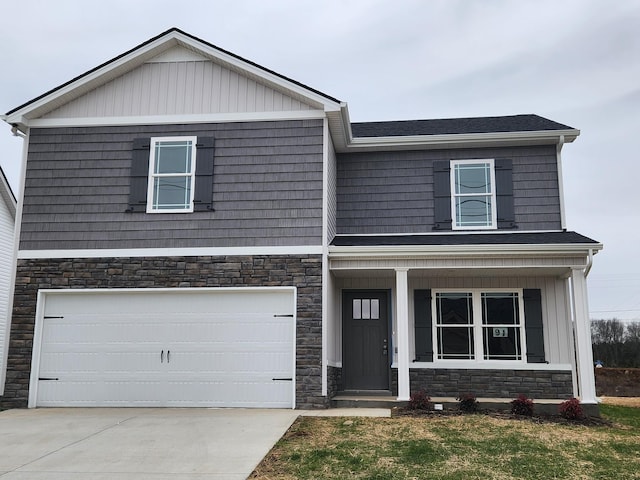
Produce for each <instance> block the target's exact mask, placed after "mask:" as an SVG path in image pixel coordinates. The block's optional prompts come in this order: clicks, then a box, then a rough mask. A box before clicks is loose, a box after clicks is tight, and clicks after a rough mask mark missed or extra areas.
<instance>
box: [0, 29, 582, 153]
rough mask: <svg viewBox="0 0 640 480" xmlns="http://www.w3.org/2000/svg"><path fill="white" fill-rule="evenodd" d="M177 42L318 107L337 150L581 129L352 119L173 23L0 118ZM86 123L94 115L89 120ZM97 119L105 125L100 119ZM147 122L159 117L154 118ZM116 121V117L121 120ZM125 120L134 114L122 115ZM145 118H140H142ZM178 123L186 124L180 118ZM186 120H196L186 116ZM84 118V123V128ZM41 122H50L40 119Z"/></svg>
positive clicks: (52, 101)
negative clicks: (151, 36)
mask: <svg viewBox="0 0 640 480" xmlns="http://www.w3.org/2000/svg"><path fill="white" fill-rule="evenodd" d="M177 47H180V48H184V49H186V50H188V51H189V52H191V53H192V54H193V55H194V56H198V57H204V58H205V59H207V60H211V61H212V62H214V63H217V64H220V65H221V66H224V67H225V68H228V69H230V70H233V71H235V72H237V73H239V74H242V75H244V76H246V77H247V78H250V79H252V80H255V81H256V82H259V83H261V84H263V85H265V86H268V87H270V88H272V89H274V90H276V91H278V92H281V93H283V94H286V95H288V96H290V97H291V98H294V99H297V100H299V101H300V102H303V103H305V104H307V105H309V106H310V107H311V108H312V109H314V110H315V111H316V114H317V112H322V115H323V116H326V118H327V120H328V126H329V130H330V133H331V139H332V140H333V144H334V147H335V150H336V151H337V152H351V151H353V152H358V151H370V150H381V149H386V150H413V149H436V148H437V149H443V148H454V147H476V146H486V145H492V146H512V145H540V144H547V145H549V144H562V143H566V142H572V141H573V140H575V138H576V137H577V136H578V135H579V134H580V132H579V131H578V130H576V129H573V128H571V127H568V126H566V125H562V124H560V123H556V122H553V121H551V120H547V119H545V118H542V117H539V116H537V115H512V116H502V117H478V118H458V119H455V118H454V119H440V120H407V121H390V122H357V123H353V124H352V123H351V122H350V120H349V111H348V107H347V104H346V103H345V102H341V101H340V100H338V99H336V98H334V97H332V96H330V95H327V94H326V93H323V92H321V91H319V90H316V89H314V88H311V87H309V86H307V85H305V84H303V83H300V82H298V81H296V80H293V79H291V78H289V77H286V76H284V75H281V74H279V73H277V72H275V71H273V70H270V69H268V68H265V67H263V66H261V65H259V64H257V63H255V62H252V61H250V60H247V59H245V58H243V57H240V56H239V55H236V54H234V53H231V52H229V51H227V50H224V49H222V48H220V47H217V46H215V45H213V44H211V43H209V42H206V41H204V40H202V39H200V38H198V37H195V36H193V35H191V34H189V33H186V32H184V31H182V30H180V29H178V28H171V29H169V30H167V31H165V32H163V33H161V34H160V35H157V36H156V37H153V38H151V39H149V40H147V41H146V42H144V43H142V44H140V45H138V46H136V47H134V48H132V49H131V50H128V51H126V52H124V53H123V54H121V55H118V56H117V57H115V58H113V59H111V60H109V61H107V62H105V63H103V64H101V65H98V66H97V67H95V68H93V69H91V70H89V71H88V72H85V73H83V74H81V75H79V76H77V77H75V78H73V79H71V80H70V81H68V82H66V83H64V84H62V85H60V86H58V87H56V88H53V89H52V90H49V91H48V92H46V93H44V94H42V95H40V96H38V97H36V98H34V99H32V100H30V101H28V102H26V103H24V104H22V105H20V106H18V107H16V108H14V109H12V110H10V111H9V112H7V114H6V115H5V116H3V117H2V118H3V119H4V120H5V121H6V122H7V123H9V124H11V125H12V126H13V127H15V128H17V129H20V130H22V131H26V130H27V128H28V127H29V125H30V124H34V125H38V126H43V125H44V124H41V123H38V122H46V120H41V118H42V117H43V116H46V115H47V114H48V113H49V112H53V111H54V110H56V109H58V108H60V107H62V106H64V105H68V104H69V103H70V102H73V101H74V100H76V99H78V98H80V97H82V96H83V95H85V94H87V93H89V92H91V91H94V90H96V89H98V88H99V87H101V86H103V85H105V84H107V83H108V82H110V81H113V80H115V79H116V78H119V77H121V76H123V75H125V74H126V73H128V72H131V71H132V70H134V69H135V68H137V67H139V66H141V65H143V64H144V63H146V62H150V61H152V59H154V58H155V59H157V58H159V57H161V56H163V55H166V56H171V51H172V50H175V49H176V48H177ZM92 120H93V119H92ZM98 120H99V122H102V123H100V124H111V123H109V122H110V121H114V120H113V119H110V118H108V117H99V118H98ZM152 120H153V121H161V120H160V117H157V118H156V117H154V119H152ZM120 121H122V120H121V119H120ZM127 121H128V122H129V123H135V122H136V121H138V122H139V121H140V119H139V118H137V119H136V118H135V117H133V118H131V119H127ZM149 121H150V120H149V118H148V117H145V119H144V123H149ZM180 121H181V122H182V121H185V119H184V118H180ZM189 121H200V120H199V119H196V120H189ZM84 124H86V123H83V125H84ZM46 125H51V124H50V123H47V124H46Z"/></svg>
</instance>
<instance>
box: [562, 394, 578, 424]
mask: <svg viewBox="0 0 640 480" xmlns="http://www.w3.org/2000/svg"><path fill="white" fill-rule="evenodd" d="M558 412H559V413H560V416H562V417H563V418H566V419H567V420H580V419H581V418H584V411H583V410H582V405H580V400H578V399H577V398H570V399H569V400H566V401H564V402H562V403H561V404H560V405H558Z"/></svg>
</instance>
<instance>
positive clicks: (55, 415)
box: [0, 408, 300, 480]
mask: <svg viewBox="0 0 640 480" xmlns="http://www.w3.org/2000/svg"><path fill="white" fill-rule="evenodd" d="M299 413H300V412H299V411H295V410H256V409H247V410H244V409H193V408H189V409H155V408H145V409H130V408H118V409H102V408H95V409H87V408H69V409H49V408H47V409H35V410H8V411H5V412H1V413H0V480H27V479H28V480H45V479H46V480H62V479H64V480H86V479H91V480H107V479H109V480H125V479H137V480H204V479H225V480H227V479H228V480H234V479H243V480H244V479H246V478H247V476H248V475H249V474H250V473H251V472H252V471H253V469H254V468H255V467H256V465H257V464H258V463H259V462H260V461H261V460H262V458H263V457H264V456H265V455H266V454H267V453H268V452H269V450H270V449H271V447H272V446H273V445H274V444H275V442H277V441H278V439H279V438H280V437H281V436H282V435H283V434H284V433H285V432H286V430H287V429H288V428H289V426H290V425H291V424H292V423H293V421H294V420H295V419H296V417H297V416H298V414H299Z"/></svg>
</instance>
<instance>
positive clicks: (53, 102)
mask: <svg viewBox="0 0 640 480" xmlns="http://www.w3.org/2000/svg"><path fill="white" fill-rule="evenodd" d="M177 45H179V46H182V47H184V48H187V49H188V50H191V51H193V52H195V53H197V54H199V55H202V56H204V57H205V58H208V59H210V60H214V61H215V62H217V63H220V64H222V65H224V66H226V67H227V68H230V69H232V70H236V71H241V72H242V73H243V74H245V75H247V76H249V77H253V78H259V79H260V80H261V81H262V82H264V83H266V84H269V85H270V86H272V87H273V88H276V89H278V90H285V91H287V94H289V95H291V96H294V97H298V98H304V99H305V100H306V101H308V102H310V103H312V104H315V105H316V106H317V107H318V108H324V109H325V110H339V109H340V106H341V105H343V102H340V100H338V99H336V98H334V97H332V96H330V95H327V94H325V93H322V92H320V91H319V90H316V89H314V88H311V87H309V86H307V85H304V84H303V83H300V82H298V81H296V80H293V79H291V78H288V77H286V76H284V75H281V74H279V73H277V72H274V71H273V70H270V69H268V68H265V67H263V66H261V65H258V64H257V63H255V62H252V61H250V60H247V59H245V58H242V57H240V56H239V55H236V54H234V53H231V52H229V51H227V50H224V49H222V48H220V47H217V46H215V45H213V44H211V43H209V42H206V41H204V40H202V39H200V38H198V37H195V36H194V35H191V34H188V33H186V32H184V31H182V30H180V29H178V28H171V29H169V30H167V31H166V32H163V33H161V34H160V35H157V36H156V37H153V38H151V39H149V40H147V41H146V42H143V43H141V44H140V45H138V46H136V47H134V48H132V49H131V50H128V51H126V52H124V53H122V54H121V55H118V56H117V57H115V58H113V59H111V60H108V61H107V62H105V63H103V64H101V65H98V66H97V67H95V68H93V69H91V70H89V71H87V72H85V73H83V74H81V75H79V76H77V77H75V78H73V79H71V80H69V81H68V82H66V83H63V84H62V85H59V86H58V87H55V88H53V89H52V90H49V91H48V92H46V93H44V94H42V95H40V96H38V97H36V98H34V99H32V100H29V101H28V102H26V103H24V104H22V105H20V106H18V107H16V108H13V109H12V110H9V111H8V112H7V113H6V118H5V121H6V122H7V123H10V124H12V125H17V126H19V127H20V126H22V125H26V123H28V120H29V119H34V118H38V117H40V116H42V115H44V114H46V113H47V112H50V111H52V110H54V109H55V108H57V107H59V106H61V105H63V104H66V103H68V102H70V101H72V100H74V99H76V98H78V97H80V96H82V95H84V94H85V93H87V92H89V91H91V90H93V89H95V88H97V87H98V86H100V85H103V84H105V83H107V82H108V81H110V80H113V79H114V78H116V77H118V76H120V75H123V74H124V73H126V72H128V71H131V70H133V69H134V68H136V67H137V66H139V65H141V64H143V63H145V62H146V61H148V60H150V59H152V58H154V57H157V56H158V55H160V54H162V53H164V52H166V51H168V50H170V49H172V48H174V47H175V46H177Z"/></svg>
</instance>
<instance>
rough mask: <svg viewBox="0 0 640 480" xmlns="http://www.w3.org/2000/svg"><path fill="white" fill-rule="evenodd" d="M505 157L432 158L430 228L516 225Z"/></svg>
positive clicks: (508, 163) (510, 171)
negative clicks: (431, 216)
mask: <svg viewBox="0 0 640 480" xmlns="http://www.w3.org/2000/svg"><path fill="white" fill-rule="evenodd" d="M512 175H513V162H512V161H511V159H508V158H496V159H469V160H467V159H465V160H437V161H435V162H433V223H434V226H433V229H434V230H440V231H446V230H463V231H473V230H498V229H514V228H518V226H517V224H516V218H515V210H514V201H513V198H514V195H513V176H512Z"/></svg>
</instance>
